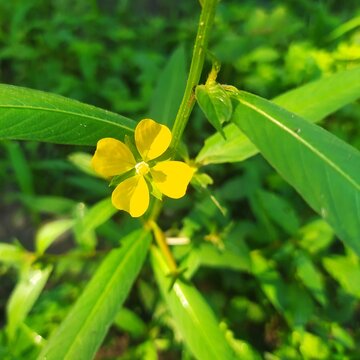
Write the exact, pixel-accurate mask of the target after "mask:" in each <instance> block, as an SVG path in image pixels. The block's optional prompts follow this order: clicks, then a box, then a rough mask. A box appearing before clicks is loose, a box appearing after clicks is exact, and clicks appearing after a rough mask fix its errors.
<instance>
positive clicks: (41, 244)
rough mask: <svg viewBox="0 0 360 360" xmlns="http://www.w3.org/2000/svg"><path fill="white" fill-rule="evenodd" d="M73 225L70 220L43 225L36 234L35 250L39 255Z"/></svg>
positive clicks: (59, 220) (60, 220)
mask: <svg viewBox="0 0 360 360" xmlns="http://www.w3.org/2000/svg"><path fill="white" fill-rule="evenodd" d="M73 225H74V220H72V219H58V220H54V221H51V222H48V223H46V224H44V225H43V226H42V227H40V228H39V230H38V231H37V233H36V236H35V248H36V252H37V254H39V255H42V254H43V253H44V252H45V251H46V249H47V248H48V247H49V246H50V245H51V244H52V243H53V242H54V241H55V240H56V239H57V238H59V237H60V236H61V235H63V234H64V233H65V232H66V231H68V230H69V229H70V228H71V227H72V226H73Z"/></svg>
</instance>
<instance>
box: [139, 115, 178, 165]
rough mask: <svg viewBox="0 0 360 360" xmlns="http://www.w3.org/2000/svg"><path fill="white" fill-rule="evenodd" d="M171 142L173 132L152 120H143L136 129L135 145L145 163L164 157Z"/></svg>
mask: <svg viewBox="0 0 360 360" xmlns="http://www.w3.org/2000/svg"><path fill="white" fill-rule="evenodd" d="M170 142H171V131H170V130H169V128H168V127H167V126H165V125H161V124H158V123H157V122H155V121H154V120H151V119H143V120H141V121H140V122H139V123H138V125H137V126H136V129H135V143H136V147H137V149H138V150H139V153H140V155H141V157H142V158H143V160H144V161H148V160H152V159H155V158H157V157H158V156H160V155H162V154H163V153H164V152H165V150H166V149H167V148H168V147H169V145H170Z"/></svg>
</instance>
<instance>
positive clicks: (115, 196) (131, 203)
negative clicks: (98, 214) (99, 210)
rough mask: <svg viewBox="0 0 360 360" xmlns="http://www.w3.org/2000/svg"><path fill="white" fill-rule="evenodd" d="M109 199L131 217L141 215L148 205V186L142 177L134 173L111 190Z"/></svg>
mask: <svg viewBox="0 0 360 360" xmlns="http://www.w3.org/2000/svg"><path fill="white" fill-rule="evenodd" d="M111 201H112V203H113V205H114V206H115V207H116V208H117V209H119V210H125V211H127V212H128V213H129V214H130V215H131V216H132V217H139V216H141V215H143V214H144V213H145V211H146V210H147V208H148V207H149V188H148V186H147V184H146V181H145V179H144V177H143V176H141V175H135V176H133V177H131V178H128V179H126V180H124V181H123V182H121V183H120V184H119V185H118V186H117V187H116V188H115V190H114V191H113V193H112V196H111Z"/></svg>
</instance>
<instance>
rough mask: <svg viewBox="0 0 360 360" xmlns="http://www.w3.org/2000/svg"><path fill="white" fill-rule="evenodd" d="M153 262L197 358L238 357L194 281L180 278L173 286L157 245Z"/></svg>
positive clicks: (163, 294)
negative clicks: (190, 281) (170, 286)
mask: <svg viewBox="0 0 360 360" xmlns="http://www.w3.org/2000/svg"><path fill="white" fill-rule="evenodd" d="M151 262H152V266H153V269H154V272H155V276H156V280H157V283H158V285H159V287H160V290H161V293H162V296H163V298H164V299H165V301H166V303H167V305H168V307H169V310H170V312H171V315H172V316H173V318H174V319H175V322H176V326H177V327H178V329H179V330H180V332H181V334H182V336H183V338H184V340H185V342H186V344H187V346H188V348H189V349H190V350H191V352H192V353H193V355H194V356H195V357H196V358H197V359H223V360H228V359H235V355H234V353H233V351H232V350H231V348H230V346H229V344H228V343H227V341H226V339H225V336H224V334H223V332H222V331H221V330H220V327H219V325H218V322H217V320H216V318H215V316H214V314H213V312H212V310H211V309H210V307H209V305H208V304H207V303H206V302H205V300H204V299H203V298H202V296H201V294H200V293H199V292H198V291H197V290H196V289H195V288H194V287H193V286H192V285H191V284H190V283H184V282H182V281H181V280H179V279H177V280H176V281H175V283H174V286H173V287H172V289H171V290H169V285H170V284H171V282H172V278H170V277H168V275H169V272H170V270H169V268H168V266H167V264H166V262H165V260H164V258H163V257H162V255H161V253H160V252H159V250H157V248H155V247H153V248H152V249H151Z"/></svg>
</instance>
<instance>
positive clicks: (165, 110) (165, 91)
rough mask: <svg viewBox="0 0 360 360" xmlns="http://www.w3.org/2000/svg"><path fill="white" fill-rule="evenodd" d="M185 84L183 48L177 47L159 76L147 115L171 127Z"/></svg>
mask: <svg viewBox="0 0 360 360" xmlns="http://www.w3.org/2000/svg"><path fill="white" fill-rule="evenodd" d="M185 85H186V64H185V49H184V47H183V46H180V47H178V48H177V49H176V50H175V51H174V52H173V54H172V55H171V57H170V59H169V62H168V63H167V64H166V66H165V68H164V70H163V71H162V73H161V74H160V76H159V79H158V82H157V84H156V87H155V90H154V95H153V98H152V101H151V107H150V111H149V117H150V118H152V119H154V120H156V121H157V122H160V123H162V124H165V125H167V126H168V127H170V128H171V127H172V124H173V122H174V120H175V117H176V113H177V111H178V108H179V106H180V103H181V99H182V95H183V93H184V90H185Z"/></svg>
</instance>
